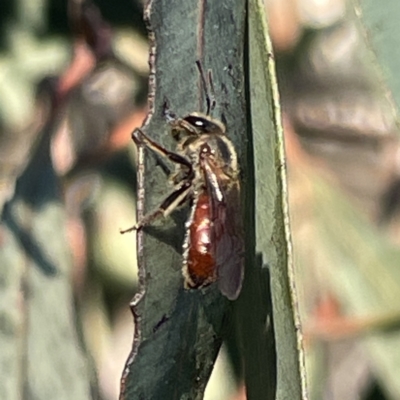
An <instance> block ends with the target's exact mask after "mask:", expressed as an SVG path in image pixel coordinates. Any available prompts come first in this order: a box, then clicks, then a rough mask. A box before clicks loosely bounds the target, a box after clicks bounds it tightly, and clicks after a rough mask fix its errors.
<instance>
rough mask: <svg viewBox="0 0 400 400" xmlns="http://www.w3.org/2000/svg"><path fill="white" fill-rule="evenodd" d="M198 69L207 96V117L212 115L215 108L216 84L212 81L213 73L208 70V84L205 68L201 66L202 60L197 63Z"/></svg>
mask: <svg viewBox="0 0 400 400" xmlns="http://www.w3.org/2000/svg"><path fill="white" fill-rule="evenodd" d="M196 65H197V69H198V70H199V73H200V77H201V81H202V84H203V88H204V94H205V95H206V104H207V112H206V115H210V114H211V113H212V111H213V110H214V108H215V105H216V101H215V91H214V82H213V79H212V72H211V70H208V74H207V77H208V84H207V80H206V77H205V74H204V70H203V67H202V65H201V62H200V60H197V61H196Z"/></svg>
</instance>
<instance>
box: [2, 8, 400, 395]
mask: <svg viewBox="0 0 400 400" xmlns="http://www.w3.org/2000/svg"><path fill="white" fill-rule="evenodd" d="M361 3H362V2H361ZM265 4H266V12H267V15H268V18H269V23H270V34H271V37H272V41H273V44H274V47H275V58H276V61H277V73H278V76H279V84H280V92H281V98H282V105H283V110H284V125H285V141H286V148H287V157H288V159H287V165H288V172H289V201H290V213H291V222H292V231H293V242H294V254H295V261H296V262H295V265H296V283H297V288H298V291H299V300H300V302H299V308H300V311H301V316H302V326H303V332H304V335H305V347H306V354H307V373H308V377H307V378H308V382H309V389H310V398H311V399H313V400H314V399H315V400H319V399H330V400H347V399H349V400H350V399H360V400H378V399H388V400H392V399H393V400H395V399H400V383H399V379H398V377H399V376H400V350H399V349H400V343H398V342H399V340H400V337H399V334H398V331H397V327H398V325H399V323H400V301H399V299H400V273H399V265H400V263H399V261H400V249H399V244H400V241H399V231H400V225H399V224H400V218H399V206H398V199H399V193H400V190H399V176H400V173H399V172H400V171H399V168H400V167H399V165H400V163H399V154H400V152H399V139H398V128H397V120H396V118H397V117H396V113H395V111H394V107H393V102H392V101H391V99H390V98H388V91H387V87H386V86H384V84H383V82H384V79H383V78H382V76H383V75H381V74H380V72H378V70H377V68H376V65H377V63H376V61H375V60H374V57H373V55H372V54H371V52H370V48H369V42H368V39H367V37H368V36H365V35H364V34H365V32H364V31H363V28H362V27H361V23H360V21H359V20H358V18H357V16H356V12H355V10H357V11H359V10H360V9H359V8H358V7H359V6H360V5H359V4H354V3H351V2H346V1H345V0H324V1H317V0H266V2H265ZM361 6H362V4H361ZM101 15H102V17H101ZM397 16H398V17H400V13H399V14H397ZM384 22H385V21H381V23H384ZM370 29H371V28H370ZM372 29H374V28H372ZM368 33H369V34H370V35H371V31H369V32H368ZM395 33H397V35H400V33H399V32H398V31H397V32H393V34H395ZM372 34H373V31H372ZM146 40H147V39H146V31H145V26H144V24H143V22H142V4H141V3H140V2H135V1H133V0H129V1H128V0H115V1H109V0H101V1H100V0H97V1H94V2H93V3H89V2H87V3H86V5H85V6H83V7H81V5H80V2H79V1H78V0H76V1H70V2H67V0H51V1H50V0H18V1H17V0H14V1H11V0H9V1H3V2H0V171H1V173H0V205H1V207H3V206H4V204H6V202H7V201H8V200H9V199H11V198H12V197H13V195H14V188H15V183H16V179H17V178H18V177H19V176H20V175H21V173H22V171H23V170H24V168H25V166H26V165H27V162H28V161H29V159H30V157H31V155H32V154H33V153H34V150H35V149H36V146H37V143H38V142H39V141H40V138H41V135H42V134H43V132H44V127H45V126H47V127H48V128H49V129H51V131H52V133H51V157H52V163H53V166H54V168H55V170H56V172H57V175H58V177H59V179H60V182H62V198H63V203H64V206H65V210H66V213H67V223H66V232H67V238H68V246H69V248H70V249H71V253H72V261H71V270H70V274H71V279H72V284H73V291H74V296H75V306H76V312H77V315H78V316H79V321H80V322H79V325H80V324H81V326H82V331H83V338H84V339H83V343H84V344H85V346H86V347H87V349H88V352H89V353H90V354H91V357H92V358H93V365H94V368H95V369H96V372H97V376H98V383H99V393H100V395H101V398H103V399H115V398H117V396H118V391H119V379H120V376H121V372H122V368H123V365H124V363H125V361H126V357H127V356H128V354H129V351H130V348H131V344H132V337H133V325H132V316H131V313H130V310H129V307H128V304H129V301H130V300H131V298H132V297H133V295H134V294H135V290H136V288H137V276H136V271H135V268H136V267H135V265H136V250H135V245H134V237H133V235H125V236H121V235H120V234H119V229H120V228H127V227H129V226H131V225H132V224H133V223H134V218H135V168H134V166H135V148H134V146H133V144H131V143H130V133H131V131H132V130H133V129H134V128H135V127H137V126H140V125H141V124H142V121H143V119H144V118H145V116H146V91H147V74H148V69H147V58H148V54H147V51H148V49H147V43H146ZM395 50H397V49H393V53H395ZM258 184H261V185H262V182H258ZM59 229H61V227H59ZM56 232H57V231H55V233H56ZM2 267H3V268H4V266H2ZM278 356H279V355H278ZM234 370H235V368H234V367H232V366H230V364H229V361H228V357H227V356H226V353H225V352H222V355H221V357H220V358H219V360H218V362H217V365H216V368H215V371H214V373H213V376H212V378H211V381H210V383H209V386H208V389H207V392H206V397H205V398H206V399H208V400H211V399H218V400H223V399H244V398H245V397H244V396H245V394H244V390H243V388H242V387H241V385H240V383H238V382H237V379H236V378H235V376H234V373H233V371H234ZM239 382H240V379H239Z"/></svg>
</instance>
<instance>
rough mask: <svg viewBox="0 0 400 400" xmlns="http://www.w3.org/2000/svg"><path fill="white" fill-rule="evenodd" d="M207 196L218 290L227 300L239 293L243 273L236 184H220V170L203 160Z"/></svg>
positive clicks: (240, 220) (238, 191) (241, 232)
mask: <svg viewBox="0 0 400 400" xmlns="http://www.w3.org/2000/svg"><path fill="white" fill-rule="evenodd" d="M202 166H203V170H204V172H205V176H206V181H207V191H208V193H209V201H210V210H211V220H212V222H213V225H212V232H211V239H212V240H211V244H212V249H213V255H214V259H215V261H216V269H217V275H218V287H219V289H220V290H221V292H222V294H224V295H225V296H226V297H227V298H228V299H230V300H235V299H236V298H237V297H238V296H239V293H240V289H241V287H242V281H243V272H244V242H243V226H242V215H241V210H240V186H239V182H238V181H235V182H229V183H227V182H223V181H222V179H220V178H219V177H218V175H219V173H218V172H219V171H218V170H217V169H216V168H215V167H214V166H213V165H212V164H210V163H209V162H208V161H207V160H203V161H202Z"/></svg>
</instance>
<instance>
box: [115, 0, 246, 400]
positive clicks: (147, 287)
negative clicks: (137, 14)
mask: <svg viewBox="0 0 400 400" xmlns="http://www.w3.org/2000/svg"><path fill="white" fill-rule="evenodd" d="M145 15H146V17H147V19H148V24H149V25H150V39H151V41H152V43H151V45H152V47H151V55H150V64H151V76H150V97H149V99H150V109H151V117H150V118H149V119H148V121H147V124H146V126H145V128H144V130H145V132H146V133H148V135H149V136H150V137H151V138H152V139H153V140H155V141H157V142H158V143H161V144H162V145H164V146H165V147H166V148H168V149H174V148H175V146H174V142H173V140H172V137H171V136H170V135H168V134H167V132H168V126H167V124H166V121H165V120H164V118H163V115H162V114H163V113H162V108H163V103H164V101H165V100H168V103H169V107H170V108H171V110H172V111H173V112H174V113H176V114H177V115H179V116H185V115H187V114H189V113H192V112H194V111H201V110H203V111H204V110H205V104H204V103H205V102H204V98H203V92H202V90H201V84H200V82H201V81H200V76H199V73H198V71H197V69H196V64H195V62H196V60H201V62H202V65H203V68H204V70H208V69H211V70H212V74H213V82H214V86H215V98H216V100H217V106H216V109H215V111H214V116H215V117H216V118H220V119H224V120H226V122H227V128H228V136H229V137H230V139H232V141H233V142H234V144H235V145H236V149H237V151H238V156H239V160H240V164H241V167H242V169H243V173H244V174H246V172H247V170H246V169H247V162H246V156H247V152H246V126H247V125H246V115H245V113H244V111H245V100H244V82H243V79H242V77H243V75H244V73H243V62H244V61H243V51H244V38H245V37H244V35H245V1H243V0H237V1H228V0H223V1H215V2H197V1H194V0H191V1H187V0H181V1H176V2H174V3H173V5H172V3H171V2H170V1H167V0H154V1H152V2H150V3H149V4H148V6H147V8H146V10H145ZM222 116H223V117H222ZM138 186H139V192H138V197H139V204H138V207H139V216H140V215H141V214H143V212H149V211H151V210H153V209H155V208H156V207H157V206H158V205H159V204H160V202H161V201H162V199H163V198H164V197H165V196H166V194H167V193H168V192H169V191H170V190H171V187H169V186H168V185H167V180H166V177H165V175H164V174H163V171H162V169H161V168H159V167H157V166H156V162H155V159H154V157H152V155H150V154H148V153H147V152H145V157H144V154H143V151H140V152H139V175H138ZM244 191H246V187H245V188H244ZM238 212H239V210H238ZM172 217H173V218H167V219H166V220H164V221H161V222H160V223H156V224H154V225H153V226H151V227H149V228H147V229H145V232H143V233H140V234H139V235H138V250H139V251H138V252H139V266H140V271H139V279H140V284H141V291H140V294H139V295H138V296H137V297H136V298H135V299H134V301H133V304H132V309H133V313H134V316H135V323H136V324H135V338H134V344H133V349H132V353H131V355H130V357H129V359H128V362H127V366H126V368H125V371H124V374H123V379H122V389H121V397H122V398H123V399H142V398H143V399H190V400H195V399H201V398H203V393H204V389H205V386H206V383H207V380H208V378H209V376H210V374H211V371H212V368H213V364H214V361H215V358H216V356H217V353H218V350H219V348H220V345H221V342H222V339H223V336H224V333H226V331H227V330H229V329H230V328H229V326H230V324H229V323H230V319H231V317H230V316H229V315H227V312H228V311H229V309H230V304H229V302H228V300H226V298H224V297H223V296H222V295H221V294H220V293H219V291H218V289H217V287H216V286H215V285H211V286H210V287H208V288H206V289H204V290H190V291H188V290H185V289H184V288H183V277H182V272H181V268H182V242H183V235H184V230H185V229H184V224H185V221H186V219H187V217H188V210H187V208H186V209H184V210H182V211H181V212H176V213H173V216H172ZM132 240H134V238H133V236H132ZM224 331H225V332H224Z"/></svg>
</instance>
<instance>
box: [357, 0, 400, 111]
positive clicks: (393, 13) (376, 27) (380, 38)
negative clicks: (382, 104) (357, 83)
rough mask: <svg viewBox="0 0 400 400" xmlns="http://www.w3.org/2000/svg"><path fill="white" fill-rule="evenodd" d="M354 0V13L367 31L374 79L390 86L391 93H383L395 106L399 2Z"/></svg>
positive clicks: (398, 98)
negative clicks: (381, 2)
mask: <svg viewBox="0 0 400 400" xmlns="http://www.w3.org/2000/svg"><path fill="white" fill-rule="evenodd" d="M354 4H355V9H356V13H357V14H358V15H359V16H360V21H361V24H360V27H361V28H362V29H363V30H364V33H365V34H366V35H365V36H366V41H367V44H368V46H369V49H370V50H371V54H370V56H371V64H372V65H373V66H374V67H375V73H376V76H377V78H376V79H377V81H378V82H379V83H381V82H382V83H384V85H386V86H387V87H388V88H389V90H390V92H391V94H389V95H388V93H386V95H387V96H388V97H389V98H390V101H392V100H394V103H395V104H396V106H397V110H398V109H399V106H400V77H399V73H398V72H399V69H400V55H399V54H398V52H397V51H394V49H397V48H398V47H399V45H400V27H399V24H398V21H399V18H400V3H399V2H398V1H396V0H386V1H385V3H384V6H382V4H379V3H378V2H375V1H373V0H358V1H355V2H354ZM372 52H373V53H374V54H372ZM382 90H384V88H383V87H382Z"/></svg>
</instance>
